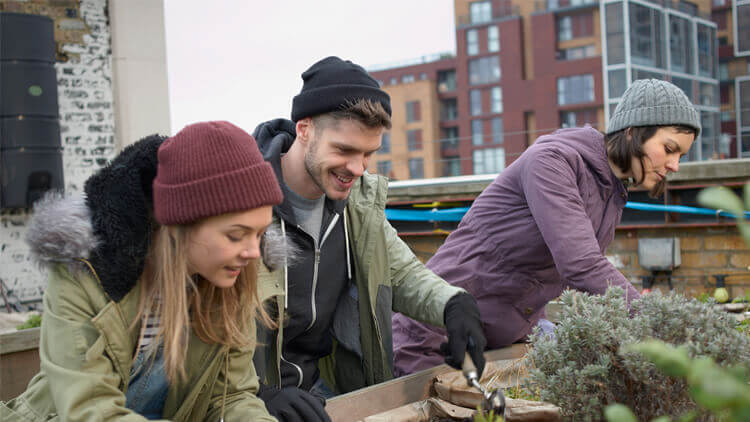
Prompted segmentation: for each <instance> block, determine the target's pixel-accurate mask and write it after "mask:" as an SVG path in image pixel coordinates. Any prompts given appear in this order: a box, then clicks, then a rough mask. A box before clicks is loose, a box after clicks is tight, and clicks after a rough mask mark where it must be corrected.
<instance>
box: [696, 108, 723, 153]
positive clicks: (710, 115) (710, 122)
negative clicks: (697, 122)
mask: <svg viewBox="0 0 750 422" xmlns="http://www.w3.org/2000/svg"><path fill="white" fill-rule="evenodd" d="M718 120H719V113H715V112H713V111H701V134H700V138H699V139H700V150H701V160H715V159H717V158H718V143H719V136H718V135H719V134H718V131H717V130H716V129H717V128H718V127H719V121H718Z"/></svg>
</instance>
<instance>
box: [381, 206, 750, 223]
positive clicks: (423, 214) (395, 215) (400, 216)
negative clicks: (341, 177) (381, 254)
mask: <svg viewBox="0 0 750 422" xmlns="http://www.w3.org/2000/svg"><path fill="white" fill-rule="evenodd" d="M625 208H629V209H633V210H639V211H656V212H677V213H681V214H698V215H713V216H717V217H718V216H720V217H729V218H735V216H734V214H731V213H728V212H726V211H720V212H718V213H717V210H712V209H710V208H698V207H688V206H685V205H659V204H648V203H645V202H628V203H626V204H625ZM467 211H469V207H458V208H444V209H431V210H405V209H394V208H386V210H385V217H386V218H387V219H389V220H395V221H461V219H462V218H463V216H464V214H466V212H467ZM745 218H747V219H750V211H746V212H745Z"/></svg>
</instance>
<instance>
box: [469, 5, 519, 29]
mask: <svg viewBox="0 0 750 422" xmlns="http://www.w3.org/2000/svg"><path fill="white" fill-rule="evenodd" d="M520 14H521V11H520V8H519V7H518V5H515V4H509V3H506V2H503V4H502V5H501V6H500V7H495V8H492V11H491V12H490V13H489V14H482V15H480V16H477V15H475V16H474V17H473V18H472V15H471V14H468V15H459V16H458V27H459V28H460V27H462V26H469V25H482V24H485V23H490V22H494V21H496V20H499V19H503V18H507V17H510V16H520Z"/></svg>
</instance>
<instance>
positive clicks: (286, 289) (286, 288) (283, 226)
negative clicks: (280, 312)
mask: <svg viewBox="0 0 750 422" xmlns="http://www.w3.org/2000/svg"><path fill="white" fill-rule="evenodd" d="M279 220H281V236H282V237H283V238H284V250H285V252H284V310H286V309H287V308H288V307H289V276H288V275H287V274H288V273H289V269H288V268H287V266H288V261H287V255H288V251H289V244H288V243H287V238H286V224H285V223H284V219H283V218H279Z"/></svg>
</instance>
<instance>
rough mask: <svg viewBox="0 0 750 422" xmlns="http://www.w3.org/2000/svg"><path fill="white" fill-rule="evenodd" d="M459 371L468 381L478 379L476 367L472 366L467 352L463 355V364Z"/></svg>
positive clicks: (472, 362) (472, 363)
mask: <svg viewBox="0 0 750 422" xmlns="http://www.w3.org/2000/svg"><path fill="white" fill-rule="evenodd" d="M461 371H462V372H463V373H464V376H465V377H466V378H467V379H468V380H471V379H472V378H473V379H477V378H478V377H479V374H478V373H477V367H476V366H474V361H473V360H472V359H471V356H470V355H469V352H466V353H465V354H464V363H463V365H461Z"/></svg>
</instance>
